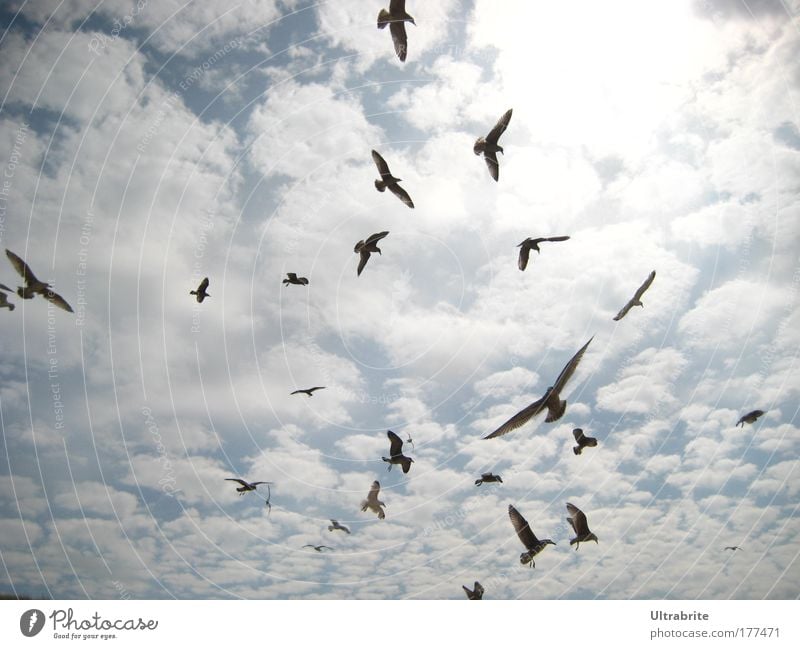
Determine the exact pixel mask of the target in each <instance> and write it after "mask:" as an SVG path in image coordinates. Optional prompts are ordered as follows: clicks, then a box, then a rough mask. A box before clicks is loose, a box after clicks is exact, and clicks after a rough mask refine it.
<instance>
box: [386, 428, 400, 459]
mask: <svg viewBox="0 0 800 649" xmlns="http://www.w3.org/2000/svg"><path fill="white" fill-rule="evenodd" d="M386 436H387V437H388V438H389V442H390V446H389V455H391V456H392V457H394V456H395V455H402V454H403V440H402V439H400V438H399V437H398V436H397V434H396V433H394V432H392V431H391V430H390V431H389V432H387V433H386Z"/></svg>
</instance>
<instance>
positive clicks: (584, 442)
mask: <svg viewBox="0 0 800 649" xmlns="http://www.w3.org/2000/svg"><path fill="white" fill-rule="evenodd" d="M572 434H573V435H574V436H575V441H576V442H578V445H577V446H573V447H572V452H573V453H575V455H580V454H581V451H582V450H583V449H585V448H586V447H587V446H591V447H592V448H594V447H595V446H597V439H596V438H594V437H586V435H584V434H583V428H575V429H574V430H573V431H572Z"/></svg>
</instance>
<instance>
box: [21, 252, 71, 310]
mask: <svg viewBox="0 0 800 649" xmlns="http://www.w3.org/2000/svg"><path fill="white" fill-rule="evenodd" d="M6 256H7V257H8V260H9V261H10V262H11V265H12V266H13V267H14V270H16V271H17V272H18V273H19V274H20V275H21V276H22V279H23V280H25V288H22V287H21V286H19V287H17V295H19V296H20V297H21V298H22V299H23V300H32V299H33V297H34V296H35V295H41V296H42V297H44V299H45V300H47V301H48V302H50V303H51V304H54V305H55V306H57V307H58V308H59V309H64V311H69V312H70V313H72V312H73V311H72V307H71V306H70V305H69V304H67V301H66V300H65V299H64V298H63V297H61V296H60V295H59V294H58V293H55V292H54V291H53V290H52V289H51V288H50V284H45V283H44V282H41V281H39V280H38V279H36V275H34V274H33V271H31V269H30V267H29V266H28V264H26V263H25V262H24V261H23V260H22V258H21V257H18V256H17V255H15V254H14V253H13V252H11V251H10V250H8V249H6Z"/></svg>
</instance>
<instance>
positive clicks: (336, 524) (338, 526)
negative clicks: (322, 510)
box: [328, 518, 350, 534]
mask: <svg viewBox="0 0 800 649" xmlns="http://www.w3.org/2000/svg"><path fill="white" fill-rule="evenodd" d="M335 530H341V531H342V532H347V533H348V534H350V528H349V527H347V526H346V525H342V524H341V523H339V521H337V520H334V519H333V518H332V519H331V524H330V525H328V531H329V532H333V531H335Z"/></svg>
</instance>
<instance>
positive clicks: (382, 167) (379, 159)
mask: <svg viewBox="0 0 800 649" xmlns="http://www.w3.org/2000/svg"><path fill="white" fill-rule="evenodd" d="M372 159H373V160H374V161H375V166H376V167H378V173H379V174H380V175H381V177H383V176H391V175H392V172H391V171H389V165H388V164H386V160H384V159H383V156H382V155H381V154H380V153H378V152H377V151H375V150H373V151H372Z"/></svg>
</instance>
